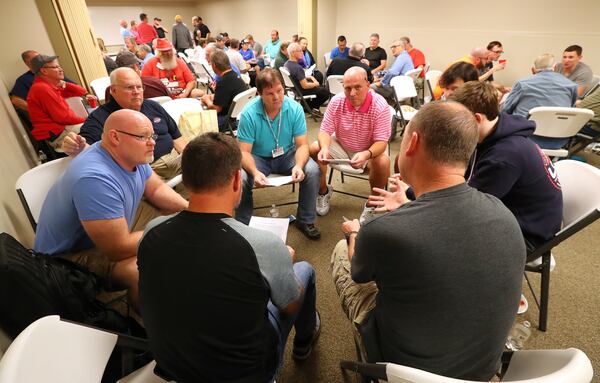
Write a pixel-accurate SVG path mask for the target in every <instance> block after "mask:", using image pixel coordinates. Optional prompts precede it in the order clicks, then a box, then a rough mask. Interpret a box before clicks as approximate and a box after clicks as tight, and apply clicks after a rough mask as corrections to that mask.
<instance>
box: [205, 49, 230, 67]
mask: <svg viewBox="0 0 600 383" xmlns="http://www.w3.org/2000/svg"><path fill="white" fill-rule="evenodd" d="M210 62H211V63H212V65H214V67H215V68H217V69H218V70H219V71H220V72H225V71H226V70H227V69H231V64H230V63H229V56H227V53H225V52H223V51H222V50H220V49H217V50H215V51H214V52H213V53H211V55H210Z"/></svg>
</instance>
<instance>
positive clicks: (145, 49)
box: [137, 44, 152, 53]
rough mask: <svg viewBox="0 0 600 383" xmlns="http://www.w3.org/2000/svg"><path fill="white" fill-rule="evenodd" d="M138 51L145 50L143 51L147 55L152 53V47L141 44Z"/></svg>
mask: <svg viewBox="0 0 600 383" xmlns="http://www.w3.org/2000/svg"><path fill="white" fill-rule="evenodd" d="M137 49H138V50H143V51H146V53H150V52H152V48H150V47H149V46H148V45H146V44H141V45H138V47H137Z"/></svg>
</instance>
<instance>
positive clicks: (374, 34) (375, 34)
mask: <svg viewBox="0 0 600 383" xmlns="http://www.w3.org/2000/svg"><path fill="white" fill-rule="evenodd" d="M370 37H377V38H378V39H379V33H371V36H370Z"/></svg>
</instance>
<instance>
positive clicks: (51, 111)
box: [27, 55, 95, 151]
mask: <svg viewBox="0 0 600 383" xmlns="http://www.w3.org/2000/svg"><path fill="white" fill-rule="evenodd" d="M30 65H31V71H32V72H33V73H34V74H35V80H33V85H32V86H31V89H30V90H29V94H28V95H27V106H28V108H29V117H30V118H31V123H32V125H33V130H32V131H31V134H32V135H33V137H34V138H35V139H36V140H38V141H42V140H48V143H49V144H50V146H52V147H53V148H54V150H57V151H60V147H61V144H62V141H63V139H64V137H65V136H66V135H67V134H68V133H69V132H70V131H74V132H76V133H79V127H80V126H81V124H82V123H83V122H84V121H85V118H84V117H80V116H78V115H77V114H75V112H73V111H72V110H71V108H69V105H68V104H67V102H66V101H65V98H69V97H82V96H84V95H86V93H87V90H85V88H82V87H80V86H79V85H76V84H72V83H68V82H65V81H64V78H65V73H64V71H63V69H62V68H61V66H60V64H59V63H58V58H57V56H46V55H38V56H35V57H34V58H32V59H31V62H30ZM87 98H88V99H89V98H95V97H94V96H91V95H87Z"/></svg>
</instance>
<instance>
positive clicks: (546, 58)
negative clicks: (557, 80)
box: [533, 53, 554, 71]
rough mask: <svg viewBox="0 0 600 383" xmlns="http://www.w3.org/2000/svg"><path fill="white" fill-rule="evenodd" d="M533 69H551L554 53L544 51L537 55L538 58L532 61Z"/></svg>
mask: <svg viewBox="0 0 600 383" xmlns="http://www.w3.org/2000/svg"><path fill="white" fill-rule="evenodd" d="M533 67H534V68H535V70H537V71H540V70H552V69H553V67H554V55H552V54H550V53H544V54H543V55H539V56H538V58H536V59H535V61H534V62H533Z"/></svg>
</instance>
